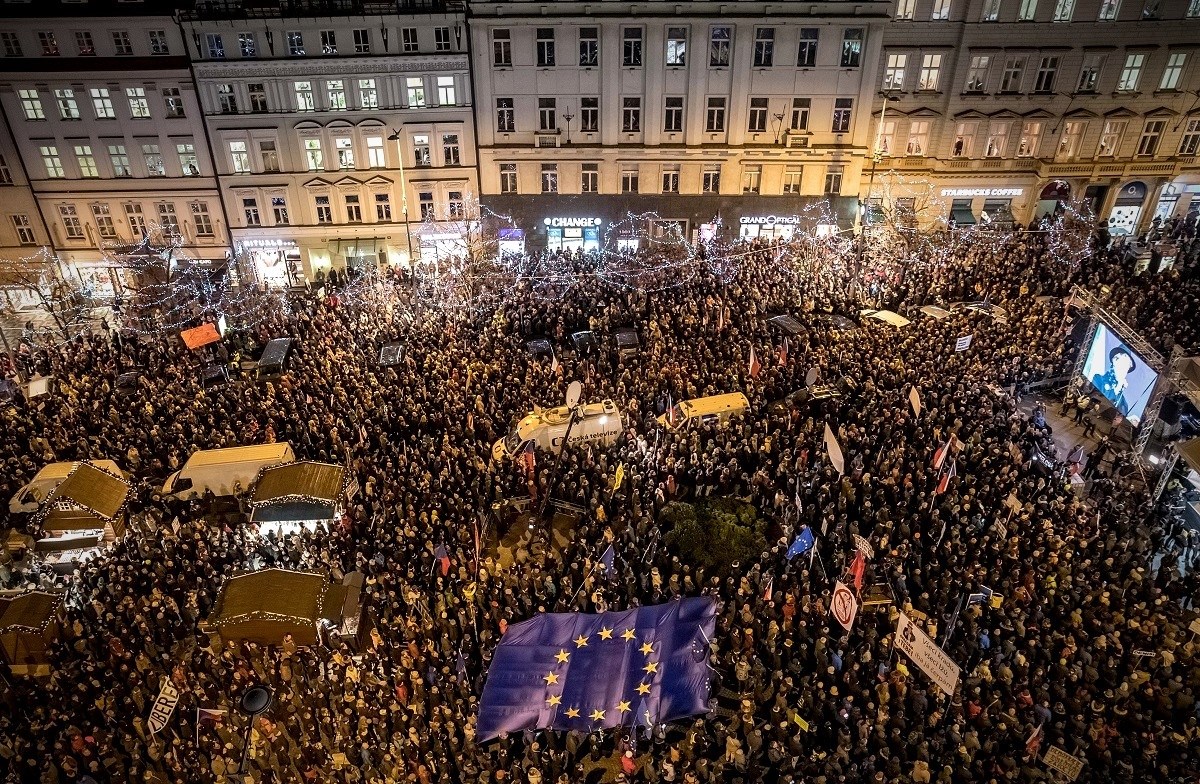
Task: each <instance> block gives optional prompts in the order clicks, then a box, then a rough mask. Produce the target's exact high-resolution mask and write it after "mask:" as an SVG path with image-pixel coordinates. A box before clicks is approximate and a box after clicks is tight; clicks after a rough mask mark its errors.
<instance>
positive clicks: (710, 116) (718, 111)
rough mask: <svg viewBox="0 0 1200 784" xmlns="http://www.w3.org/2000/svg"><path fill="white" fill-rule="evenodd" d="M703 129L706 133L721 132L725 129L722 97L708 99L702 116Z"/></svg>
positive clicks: (723, 100)
mask: <svg viewBox="0 0 1200 784" xmlns="http://www.w3.org/2000/svg"><path fill="white" fill-rule="evenodd" d="M704 130H706V131H707V132H708V133H723V132H724V131H725V99H724V98H709V99H708V108H707V110H706V111H705V116H704Z"/></svg>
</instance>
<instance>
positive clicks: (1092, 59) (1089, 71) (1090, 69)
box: [1075, 53, 1104, 93]
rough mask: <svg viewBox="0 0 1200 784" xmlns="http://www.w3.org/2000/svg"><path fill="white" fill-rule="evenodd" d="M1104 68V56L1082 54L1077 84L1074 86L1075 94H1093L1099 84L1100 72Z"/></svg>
mask: <svg viewBox="0 0 1200 784" xmlns="http://www.w3.org/2000/svg"><path fill="white" fill-rule="evenodd" d="M1103 67H1104V55H1102V54H1094V53H1093V54H1084V56H1083V67H1082V68H1080V69H1079V82H1078V84H1076V85H1075V90H1076V92H1080V93H1094V92H1096V87H1097V85H1099V84H1100V70H1101V69H1102V68H1103Z"/></svg>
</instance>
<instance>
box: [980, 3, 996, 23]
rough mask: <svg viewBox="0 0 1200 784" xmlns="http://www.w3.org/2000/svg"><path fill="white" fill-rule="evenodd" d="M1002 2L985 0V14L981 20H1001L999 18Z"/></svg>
mask: <svg viewBox="0 0 1200 784" xmlns="http://www.w3.org/2000/svg"><path fill="white" fill-rule="evenodd" d="M1000 3H1001V0H984V2H983V15H982V16H981V17H980V21H983V22H996V21H999V19H1000Z"/></svg>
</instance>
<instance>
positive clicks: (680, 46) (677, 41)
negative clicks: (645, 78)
mask: <svg viewBox="0 0 1200 784" xmlns="http://www.w3.org/2000/svg"><path fill="white" fill-rule="evenodd" d="M687 35H688V29H687V28H686V27H668V28H667V65H668V66H683V65H687Z"/></svg>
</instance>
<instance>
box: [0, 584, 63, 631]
mask: <svg viewBox="0 0 1200 784" xmlns="http://www.w3.org/2000/svg"><path fill="white" fill-rule="evenodd" d="M62 601H63V600H62V596H60V595H59V594H56V593H43V592H42V591H30V592H29V593H23V594H21V595H20V596H17V597H15V598H12V599H7V600H5V604H3V605H0V634H8V633H11V632H26V633H31V634H40V633H41V632H42V631H43V630H44V629H45V627H46V623H47V622H48V621H49V620H50V619H51V618H53V617H54V615H55V614H56V613H57V612H58V608H59V606H60V605H61V604H62Z"/></svg>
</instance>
